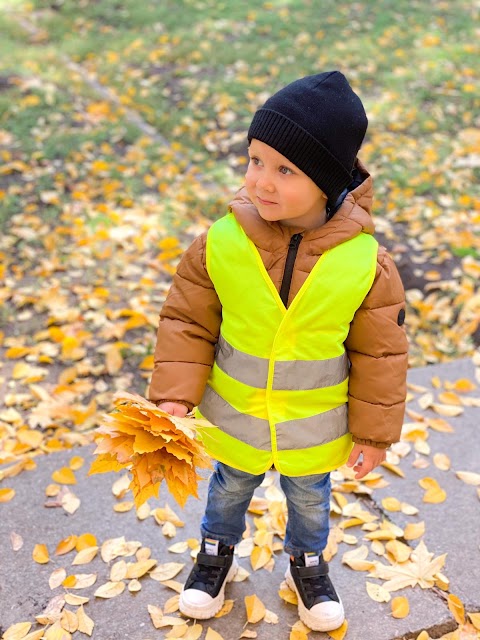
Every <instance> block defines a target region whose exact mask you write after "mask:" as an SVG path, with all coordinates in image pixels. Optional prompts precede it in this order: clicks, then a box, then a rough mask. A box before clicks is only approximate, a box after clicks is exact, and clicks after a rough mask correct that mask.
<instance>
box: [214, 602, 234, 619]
mask: <svg viewBox="0 0 480 640" xmlns="http://www.w3.org/2000/svg"><path fill="white" fill-rule="evenodd" d="M234 602H235V600H225V602H224V604H223V607H222V608H221V609H220V611H219V612H218V613H216V614H215V618H222V617H223V616H226V615H227V614H228V613H230V611H231V610H232V609H233V604H234Z"/></svg>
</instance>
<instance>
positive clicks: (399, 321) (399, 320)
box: [397, 309, 405, 327]
mask: <svg viewBox="0 0 480 640" xmlns="http://www.w3.org/2000/svg"><path fill="white" fill-rule="evenodd" d="M404 322H405V309H400V311H399V312H398V318H397V324H398V326H399V327H401V326H402V324H403V323H404Z"/></svg>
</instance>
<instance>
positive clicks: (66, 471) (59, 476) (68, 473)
mask: <svg viewBox="0 0 480 640" xmlns="http://www.w3.org/2000/svg"><path fill="white" fill-rule="evenodd" d="M52 480H53V481H54V482H58V484H77V479H76V477H75V474H74V473H73V471H72V470H71V469H70V467H62V468H61V469H57V470H56V471H54V472H53V473H52Z"/></svg>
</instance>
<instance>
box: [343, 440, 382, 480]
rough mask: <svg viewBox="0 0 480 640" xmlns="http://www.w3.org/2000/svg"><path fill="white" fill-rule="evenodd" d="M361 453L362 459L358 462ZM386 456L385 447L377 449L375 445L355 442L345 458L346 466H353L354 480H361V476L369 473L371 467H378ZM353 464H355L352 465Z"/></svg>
mask: <svg viewBox="0 0 480 640" xmlns="http://www.w3.org/2000/svg"><path fill="white" fill-rule="evenodd" d="M360 454H362V457H363V460H362V461H361V462H358V458H359V457H360ZM386 457H387V454H386V450H385V449H378V448H377V447H370V446H368V445H366V444H358V443H355V444H354V445H353V449H352V453H351V454H350V457H349V458H348V460H347V467H353V470H354V471H356V472H357V473H356V474H355V480H361V479H362V478H363V477H365V476H366V475H367V473H370V471H372V469H375V467H378V465H379V464H381V463H382V462H383V461H384V460H385V459H386ZM353 465H355V466H353Z"/></svg>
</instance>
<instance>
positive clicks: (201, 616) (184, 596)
mask: <svg viewBox="0 0 480 640" xmlns="http://www.w3.org/2000/svg"><path fill="white" fill-rule="evenodd" d="M237 571H238V562H237V559H236V558H235V557H234V558H233V562H232V566H231V567H230V571H229V572H228V573H227V579H226V580H225V582H224V583H223V586H222V588H221V589H220V591H219V592H218V595H217V597H216V598H211V599H210V601H209V602H207V603H206V604H200V603H196V602H189V597H188V592H189V591H190V592H192V591H195V590H194V589H188V590H187V591H182V592H181V594H180V600H179V603H178V606H179V609H180V613H182V614H183V615H184V616H187V617H188V618H196V619H198V620H207V619H208V618H213V616H214V615H215V614H217V613H218V612H219V611H220V609H221V608H222V607H223V603H224V602H225V586H226V585H227V582H231V581H232V580H233V579H234V577H235V576H236V574H237ZM197 593H203V592H198V591H197Z"/></svg>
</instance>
